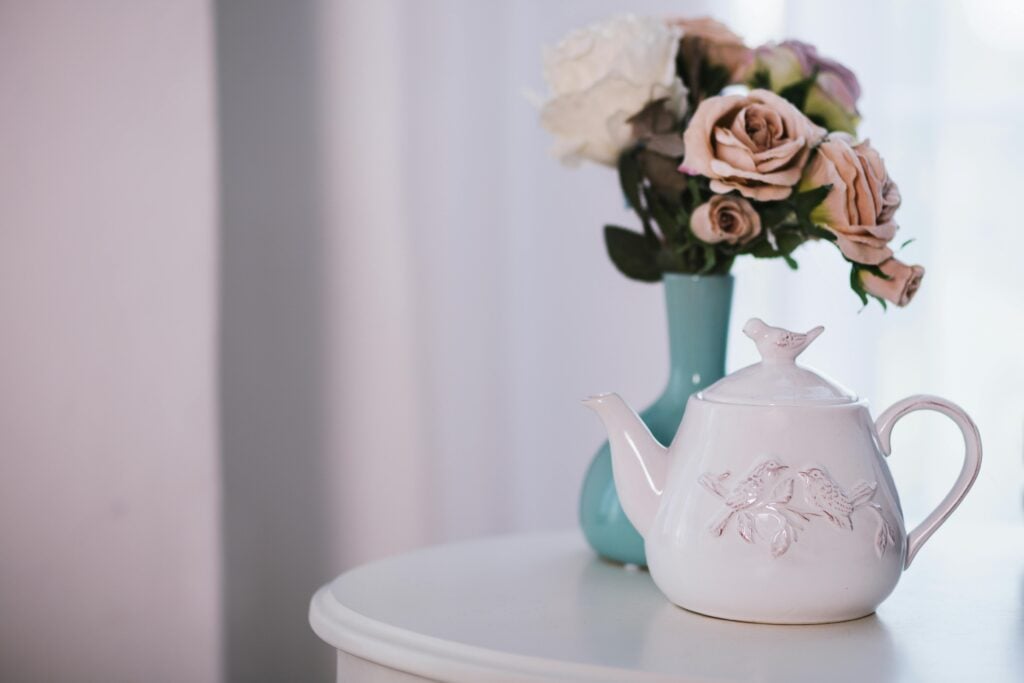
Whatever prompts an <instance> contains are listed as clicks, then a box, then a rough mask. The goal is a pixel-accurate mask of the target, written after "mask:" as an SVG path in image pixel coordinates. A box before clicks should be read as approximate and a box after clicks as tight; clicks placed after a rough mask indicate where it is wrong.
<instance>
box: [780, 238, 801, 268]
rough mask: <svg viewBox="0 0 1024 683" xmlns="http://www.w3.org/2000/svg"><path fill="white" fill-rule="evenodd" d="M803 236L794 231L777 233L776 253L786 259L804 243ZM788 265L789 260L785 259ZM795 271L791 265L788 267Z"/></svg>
mask: <svg viewBox="0 0 1024 683" xmlns="http://www.w3.org/2000/svg"><path fill="white" fill-rule="evenodd" d="M804 240H805V238H804V236H803V235H802V234H800V232H799V231H796V230H787V231H785V232H779V233H777V234H776V235H775V241H776V243H777V244H778V252H779V254H780V255H781V256H783V257H788V256H789V255H790V254H792V253H793V251H794V250H795V249H796V248H797V247H799V246H800V245H801V244H803V243H804ZM786 262H787V263H789V259H788V258H787V259H786ZM789 267H790V268H793V269H794V270H796V267H795V266H793V265H792V264H791V265H790V266H789Z"/></svg>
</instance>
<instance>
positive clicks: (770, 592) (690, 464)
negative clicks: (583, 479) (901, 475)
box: [645, 396, 907, 624]
mask: <svg viewBox="0 0 1024 683" xmlns="http://www.w3.org/2000/svg"><path fill="white" fill-rule="evenodd" d="M668 461H669V462H668V472H667V479H666V482H665V487H664V490H663V492H662V495H661V500H660V504H659V507H658V511H657V513H656V515H655V517H654V520H653V524H652V525H651V528H650V529H649V530H648V532H647V534H646V537H645V543H646V551H647V558H648V564H649V567H650V572H651V576H652V578H653V579H654V581H655V583H656V584H657V586H658V588H659V589H661V591H662V592H664V593H665V595H666V596H667V597H668V598H669V599H670V600H671V601H672V602H674V603H676V604H677V605H679V606H681V607H685V608H687V609H689V610H692V611H695V612H700V613H702V614H707V615H710V616H715V617H721V618H726V619H734V620H739V621H756V622H763V623H785V624H799V623H824V622H832V621H843V620H847V619H856V618H858V617H862V616H865V615H867V614H870V613H872V612H873V611H874V610H875V608H876V607H877V606H878V605H879V603H881V602H882V601H883V600H884V599H885V598H886V597H887V596H888V595H889V593H890V592H891V591H892V590H893V588H894V587H895V586H896V583H897V581H898V580H899V577H900V574H901V573H902V571H903V568H904V565H905V561H906V557H907V534H906V530H905V528H904V521H903V514H902V511H901V508H900V503H899V498H898V496H897V493H896V488H895V486H894V484H893V481H892V477H891V475H890V472H889V468H888V465H887V464H886V463H885V460H884V457H883V455H882V451H881V448H880V444H879V436H878V432H877V431H876V427H875V424H874V422H873V421H872V419H871V416H870V414H869V412H868V408H867V405H866V403H865V402H864V401H855V402H851V403H848V404H844V405H743V404H726V403H715V402H712V401H707V400H702V399H701V398H700V397H699V396H694V397H692V398H691V399H690V401H689V403H688V405H687V408H686V413H685V415H684V418H683V423H682V424H681V425H680V429H679V433H678V435H677V437H676V439H675V440H674V441H673V443H672V445H671V446H670V449H669V452H668Z"/></svg>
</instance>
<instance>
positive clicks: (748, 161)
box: [679, 90, 826, 201]
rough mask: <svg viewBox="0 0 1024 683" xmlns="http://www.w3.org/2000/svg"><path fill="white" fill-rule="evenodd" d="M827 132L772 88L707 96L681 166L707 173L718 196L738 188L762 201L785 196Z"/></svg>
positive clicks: (689, 135)
mask: <svg viewBox="0 0 1024 683" xmlns="http://www.w3.org/2000/svg"><path fill="white" fill-rule="evenodd" d="M825 133H826V131H825V129H824V128H820V127H818V126H816V125H814V124H813V123H811V121H810V119H808V118H807V117H806V116H804V115H803V114H802V113H800V110H799V109H797V108H796V107H794V106H793V105H792V104H790V103H789V102H788V101H786V100H785V99H783V98H781V97H779V96H778V95H776V94H775V93H773V92H770V91H768V90H752V91H750V93H749V94H747V95H722V96H719V97H709V98H708V99H706V100H704V101H703V102H701V103H700V106H699V107H697V111H696V112H694V114H693V119H691V120H690V125H689V126H687V128H686V133H685V134H684V135H683V140H684V142H685V144H686V156H685V158H684V159H683V165H682V166H680V167H679V170H680V171H682V172H683V173H689V174H690V175H694V174H699V175H703V176H707V177H708V178H710V179H711V189H712V190H713V191H714V192H718V193H720V194H725V193H726V192H729V191H731V190H739V191H740V194H742V195H743V196H744V197H749V198H751V199H756V200H759V201H771V200H776V199H785V198H786V197H788V196H789V195H790V194H791V193H792V192H793V186H794V185H796V184H797V182H799V180H800V176H801V174H802V173H803V170H804V166H805V165H806V164H807V157H808V155H809V154H810V150H811V147H812V146H814V145H815V144H817V142H818V141H819V140H821V139H822V138H823V137H825Z"/></svg>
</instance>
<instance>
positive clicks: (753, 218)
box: [690, 194, 761, 244]
mask: <svg viewBox="0 0 1024 683" xmlns="http://www.w3.org/2000/svg"><path fill="white" fill-rule="evenodd" d="M690 230H692V231H693V234H694V235H696V236H697V239H699V240H701V241H702V242H707V243H709V244H716V243H718V242H726V243H728V244H745V243H746V242H749V241H750V240H752V239H754V238H755V237H757V236H758V235H760V234H761V216H759V215H758V213H757V211H754V207H753V206H751V205H750V202H748V201H747V200H746V199H743V198H741V197H736V196H734V195H725V194H718V195H715V196H714V197H712V198H711V199H710V200H709V201H707V202H705V203H703V204H701V205H700V206H698V207H697V209H696V211H694V212H693V216H692V217H691V218H690Z"/></svg>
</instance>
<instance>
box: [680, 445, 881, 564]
mask: <svg viewBox="0 0 1024 683" xmlns="http://www.w3.org/2000/svg"><path fill="white" fill-rule="evenodd" d="M797 480H799V481H800V483H801V484H802V486H801V489H802V490H803V498H804V502H805V503H806V506H807V507H801V506H800V505H798V504H796V503H795V502H794V501H793V492H794V489H795V483H796V482H797ZM699 481H700V483H701V485H702V486H703V487H704V488H706V489H707V490H708V491H710V492H711V493H713V494H714V495H716V496H718V497H719V498H721V499H722V502H723V504H724V506H723V509H722V511H721V512H720V513H719V514H718V516H717V517H715V518H714V519H712V520H711V524H710V525H709V527H708V530H709V531H710V532H711V533H712V534H714V535H715V536H721V535H722V534H724V533H725V531H726V529H728V528H729V524H730V523H731V522H732V521H733V520H734V519H735V520H736V522H735V526H736V531H737V533H739V535H740V537H741V538H742V539H743V540H744V541H746V542H747V543H755V542H757V540H758V539H761V540H763V541H766V542H767V543H768V544H769V548H770V549H771V553H772V555H773V556H774V557H779V556H780V555H783V554H785V552H786V551H787V550H789V546H790V545H792V544H793V543H794V542H795V541H796V540H797V533H798V532H800V531H803V528H804V527H803V523H805V522H810V521H811V520H813V519H814V518H816V517H818V518H824V519H826V520H828V521H829V522H830V523H831V524H833V525H835V526H836V527H838V528H840V529H845V530H847V531H852V530H853V513H854V511H856V510H859V509H861V508H863V509H866V510H869V511H871V512H872V513H873V514H874V516H875V517H876V519H877V521H878V529H877V531H876V532H875V552H876V553H877V554H878V556H879V557H882V556H883V555H885V551H886V550H888V549H889V546H891V545H893V544H894V543H895V542H896V532H895V531H894V530H893V527H892V525H891V524H889V521H888V520H887V519H886V518H885V515H884V514H883V512H882V507H881V506H880V505H878V503H874V502H872V498H874V495H875V490H876V489H877V488H878V485H877V484H876V483H875V482H871V483H868V482H866V481H859V482H857V483H856V484H854V485H853V487H852V488H850V490H849V491H847V490H846V489H844V488H843V487H842V486H840V485H839V484H838V483H836V481H835V480H834V479H832V477H831V476H829V474H828V471H827V470H826V469H825V468H824V467H822V466H820V465H814V466H810V467H807V468H806V469H804V470H801V471H799V472H796V473H795V476H794V473H793V472H792V471H791V469H790V467H789V465H784V464H783V463H782V462H781V461H779V460H778V459H776V458H769V459H767V460H764V461H762V462H760V463H759V464H757V465H755V466H754V468H753V469H752V470H750V471H749V472H748V473H747V474H746V476H744V477H743V478H742V479H741V480H739V481H735V482H734V481H733V480H732V473H730V472H723V473H722V474H712V473H710V472H706V473H704V474H702V475H701V476H700V479H699Z"/></svg>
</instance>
